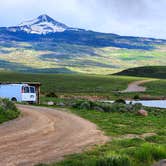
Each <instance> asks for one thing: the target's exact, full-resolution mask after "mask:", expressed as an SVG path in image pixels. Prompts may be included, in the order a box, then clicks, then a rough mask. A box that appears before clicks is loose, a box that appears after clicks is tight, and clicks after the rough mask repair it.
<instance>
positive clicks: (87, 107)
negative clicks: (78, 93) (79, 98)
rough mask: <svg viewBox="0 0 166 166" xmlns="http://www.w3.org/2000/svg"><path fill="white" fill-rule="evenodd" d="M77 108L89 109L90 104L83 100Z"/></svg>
mask: <svg viewBox="0 0 166 166" xmlns="http://www.w3.org/2000/svg"><path fill="white" fill-rule="evenodd" d="M79 108H80V109H84V110H90V109H91V104H90V102H88V101H85V102H83V103H81V105H80V107H79Z"/></svg>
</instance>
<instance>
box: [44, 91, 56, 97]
mask: <svg viewBox="0 0 166 166" xmlns="http://www.w3.org/2000/svg"><path fill="white" fill-rule="evenodd" d="M46 97H55V98H58V95H56V94H55V93H54V92H48V93H47V94H46Z"/></svg>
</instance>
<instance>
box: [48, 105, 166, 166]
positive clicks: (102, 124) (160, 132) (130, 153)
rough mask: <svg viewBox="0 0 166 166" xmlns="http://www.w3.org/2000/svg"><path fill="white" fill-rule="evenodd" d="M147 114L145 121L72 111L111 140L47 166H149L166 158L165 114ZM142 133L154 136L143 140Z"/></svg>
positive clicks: (129, 115)
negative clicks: (92, 123) (90, 122)
mask: <svg viewBox="0 0 166 166" xmlns="http://www.w3.org/2000/svg"><path fill="white" fill-rule="evenodd" d="M148 111H149V116H148V117H141V116H138V115H135V114H134V113H117V112H113V113H104V112H97V111H93V110H91V111H86V110H76V109H74V110H72V112H73V113H75V114H77V115H79V116H81V117H83V118H86V119H88V120H90V121H92V122H94V123H95V124H97V126H98V127H99V129H101V130H103V131H104V132H105V133H106V135H108V136H110V138H111V139H112V140H111V141H110V142H108V143H106V144H105V145H99V146H95V147H93V148H92V150H88V151H86V152H84V153H82V154H74V155H70V156H67V157H66V158H65V160H63V161H61V162H58V163H53V164H50V165H49V166H66V165H67V166H77V165H80V166H110V165H111V166H151V165H152V164H153V163H154V162H156V161H158V160H160V159H164V158H166V145H165V142H166V126H165V119H166V110H156V109H151V108H149V109H148ZM156 112H157V113H156ZM145 133H154V134H156V135H154V136H148V135H147V136H146V137H143V136H142V135H143V134H145ZM128 134H130V137H129V135H128ZM131 134H133V137H131ZM136 136H137V138H136ZM124 163H125V164H124Z"/></svg>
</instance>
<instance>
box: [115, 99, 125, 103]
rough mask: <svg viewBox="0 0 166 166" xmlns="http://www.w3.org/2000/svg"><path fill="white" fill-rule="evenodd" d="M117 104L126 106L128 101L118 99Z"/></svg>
mask: <svg viewBox="0 0 166 166" xmlns="http://www.w3.org/2000/svg"><path fill="white" fill-rule="evenodd" d="M115 103H122V104H126V101H125V100H123V99H117V100H115Z"/></svg>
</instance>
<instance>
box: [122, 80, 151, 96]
mask: <svg viewBox="0 0 166 166" xmlns="http://www.w3.org/2000/svg"><path fill="white" fill-rule="evenodd" d="M152 81H154V79H153V80H152V79H150V80H141V81H134V82H132V83H130V84H129V85H128V87H127V89H125V90H123V91H121V93H129V92H145V91H146V87H144V86H142V85H143V84H145V83H148V82H152Z"/></svg>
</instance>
